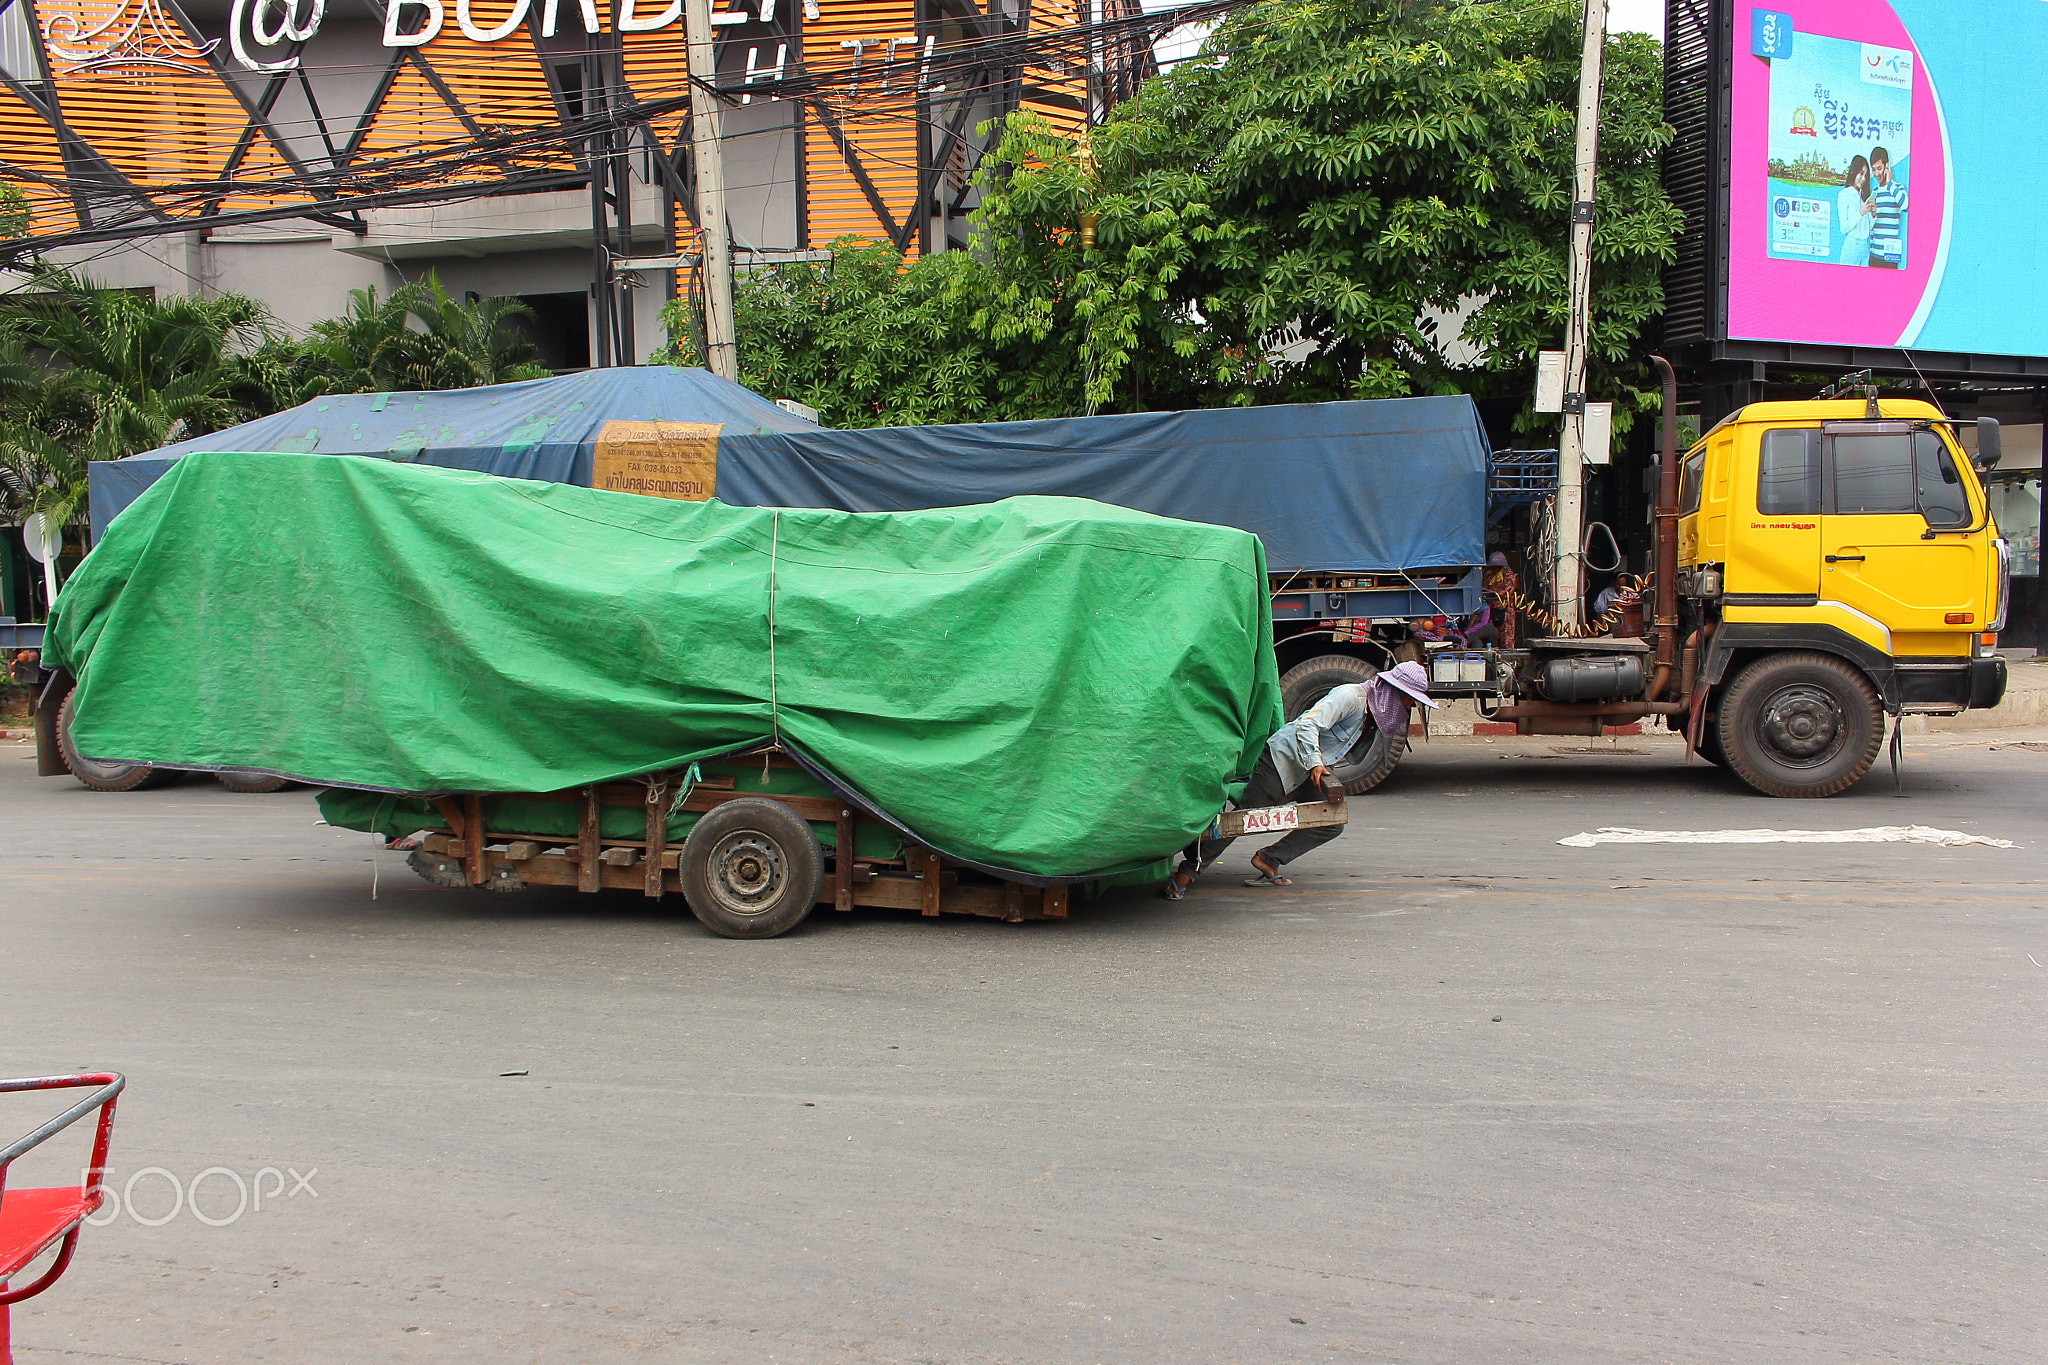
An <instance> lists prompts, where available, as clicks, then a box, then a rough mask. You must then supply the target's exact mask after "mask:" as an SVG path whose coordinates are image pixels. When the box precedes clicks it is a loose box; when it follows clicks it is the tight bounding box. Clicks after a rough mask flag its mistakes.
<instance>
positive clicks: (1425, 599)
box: [1273, 568, 1484, 626]
mask: <svg viewBox="0 0 2048 1365" xmlns="http://www.w3.org/2000/svg"><path fill="white" fill-rule="evenodd" d="M1389 576H1390V575H1387V574H1377V575H1374V577H1375V578H1377V579H1381V580H1384V579H1386V578H1387V577H1389ZM1428 576H1429V577H1432V578H1434V577H1438V576H1439V575H1438V574H1430V575H1428ZM1483 576H1484V573H1483V571H1482V570H1480V569H1477V568H1471V569H1467V570H1465V572H1464V574H1463V576H1461V577H1460V578H1459V579H1458V581H1457V582H1456V583H1453V584H1451V585H1450V586H1449V587H1447V588H1446V587H1435V586H1424V585H1423V584H1421V583H1419V582H1416V581H1415V580H1414V579H1413V578H1410V579H1409V581H1408V582H1407V583H1406V584H1405V585H1403V586H1400V587H1383V586H1382V587H1370V588H1347V589H1345V590H1343V591H1341V592H1282V593H1276V594H1275V595H1274V597H1273V624H1274V625H1276V626H1280V625H1286V624H1288V623H1290V622H1294V621H1342V620H1367V621H1412V620H1414V619H1415V618H1416V617H1418V616H1448V617H1450V618H1452V619H1454V620H1455V619H1457V618H1459V617H1464V616H1470V615H1471V614H1472V613H1473V612H1475V611H1478V610H1479V601H1480V596H1479V590H1480V579H1481V578H1482V577H1483Z"/></svg>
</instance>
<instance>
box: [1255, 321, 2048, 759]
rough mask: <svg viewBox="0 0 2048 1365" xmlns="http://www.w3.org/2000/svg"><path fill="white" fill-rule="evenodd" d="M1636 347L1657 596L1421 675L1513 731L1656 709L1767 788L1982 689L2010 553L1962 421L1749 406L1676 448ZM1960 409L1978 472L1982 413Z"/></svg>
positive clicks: (1452, 658) (1985, 692)
mask: <svg viewBox="0 0 2048 1365" xmlns="http://www.w3.org/2000/svg"><path fill="white" fill-rule="evenodd" d="M1653 359H1654V360H1655V363H1656V364H1657V366H1658V367H1659V369H1660V370H1661V371H1662V375H1663V380H1664V431H1663V454H1662V456H1661V458H1660V462H1659V463H1660V470H1659V474H1660V478H1659V483H1660V490H1659V493H1658V498H1657V506H1656V522H1657V540H1656V544H1657V550H1656V572H1655V574H1654V589H1655V592H1654V597H1652V598H1650V599H1649V600H1648V601H1645V602H1643V603H1641V604H1640V605H1641V606H1642V607H1652V604H1654V605H1653V609H1652V610H1649V611H1645V612H1642V613H1641V615H1638V614H1637V612H1636V610H1634V609H1631V610H1630V611H1628V612H1626V613H1623V614H1622V619H1623V621H1624V622H1625V624H1624V626H1623V627H1622V628H1620V629H1616V630H1614V631H1613V632H1611V633H1609V634H1605V635H1598V636H1594V637H1592V638H1585V637H1582V636H1572V635H1561V636H1554V637H1549V638H1538V639H1533V640H1529V641H1527V642H1526V645H1525V647H1524V648H1522V649H1517V650H1487V651H1485V652H1484V653H1483V654H1477V653H1469V652H1458V651H1444V652H1441V653H1438V654H1435V655H1433V656H1432V658H1431V661H1430V667H1431V682H1430V690H1431V691H1432V692H1433V693H1436V694H1438V695H1453V696H1469V697H1471V698H1472V699H1473V700H1474V701H1475V702H1476V703H1477V704H1478V707H1479V714H1480V715H1481V716H1482V717H1483V718H1485V719H1487V720H1500V721H1508V720H1511V721H1513V722H1514V723H1515V728H1516V731H1517V733H1520V734H1526V735H1597V734H1599V733H1601V731H1602V728H1603V727H1605V726H1610V725H1621V724H1624V723H1626V722H1628V721H1632V720H1640V719H1643V718H1645V717H1649V716H1661V717H1663V718H1664V720H1665V723H1666V724H1668V725H1670V726H1671V727H1672V728H1674V729H1678V730H1681V731H1682V732H1683V733H1684V734H1685V736H1686V739H1687V743H1688V746H1689V748H1691V749H1692V750H1693V751H1696V752H1698V753H1699V754H1700V755H1702V756H1703V757H1705V758H1707V759H1709V760H1711V761H1713V762H1715V763H1719V764H1723V765H1725V766H1726V767H1727V768H1728V769H1729V770H1730V771H1732V772H1734V773H1735V774H1736V775H1737V776H1739V777H1740V778H1741V779H1742V780H1743V781H1744V782H1746V783H1748V784H1749V785H1750V786H1751V787H1753V788H1755V789H1756V790H1757V791H1760V792H1763V793H1765V794H1766V795H1769V796H1833V795H1835V794H1836V793H1838V792H1841V791H1844V790H1846V789H1847V788H1848V787H1850V786H1851V785H1852V784H1854V783H1855V782H1856V781H1857V780H1858V779H1860V778H1861V777H1862V776H1863V775H1864V774H1865V773H1867V772H1868V771H1869V770H1870V765H1871V764H1872V763H1873V762H1875V761H1876V759H1877V756H1878V753H1879V751H1880V750H1881V749H1882V748H1883V745H1884V738H1885V736H1884V723H1885V717H1886V716H1887V715H1891V716H1894V717H1900V716H1907V715H1952V714H1955V713H1956V712H1960V711H1963V710H1967V709H1969V708H1972V707H1989V706H1996V705H1997V704H1998V702H1999V699H2000V698H2001V697H2003V696H2004V694H2005V660H2004V659H2002V658H2000V657H1999V656H1998V654H1997V652H1996V648H1995V646H1996V643H1997V632H1998V630H1999V629H2000V628H2001V627H2002V626H2003V625H2004V616H2005V608H2006V598H2007V594H2008V590H2009V587H2010V575H2009V563H2008V559H2007V552H2006V546H2005V542H2004V541H2003V540H2002V539H2000V537H1999V534H1998V528H1997V526H1995V525H1994V524H1993V522H1992V518H1991V511H1990V507H1989V504H1988V503H1987V501H1986V499H1985V495H1984V487H1983V485H1982V483H1980V482H1979V481H1978V478H1977V470H1976V467H1974V466H1973V464H1972V457H1971V456H1970V455H1968V454H1966V453H1965V451H1964V449H1963V446H1962V444H1961V442H1959V441H1958V439H1957V430H1956V428H1957V423H1956V422H1955V421H1953V420H1952V419H1950V418H1947V417H1944V416H1943V415H1942V414H1941V412H1940V410H1939V409H1937V408H1935V407H1933V406H1931V405H1929V404H1927V403H1922V402H1899V401H1885V402H1883V403H1880V402H1879V401H1878V400H1877V399H1876V397H1875V396H1874V394H1873V396H1871V397H1869V398H1867V399H1864V400H1861V401H1842V400H1835V399H1827V400H1816V401H1813V402H1807V403H1753V404H1751V405H1749V406H1748V407H1745V408H1743V409H1741V410H1740V411H1738V412H1736V413H1734V414H1733V415H1731V416H1730V417H1728V418H1727V419H1726V420H1724V421H1722V422H1720V423H1718V424H1716V425H1715V426H1714V428H1713V429H1712V430H1711V431H1709V432H1708V433H1707V434H1706V435H1705V436H1704V437H1703V438H1701V440H1700V441H1699V442H1698V443H1697V444H1695V445H1694V446H1693V447H1692V449H1691V450H1690V451H1688V452H1687V453H1686V454H1685V456H1684V458H1683V459H1682V460H1681V459H1680V458H1679V457H1678V453H1677V421H1676V417H1675V412H1674V410H1675V408H1676V405H1677V397H1678V395H1677V381H1676V378H1675V376H1674V375H1673V374H1672V371H1671V367H1670V365H1668V364H1667V363H1665V362H1664V360H1663V359H1662V358H1659V357H1653ZM1971 426H1972V428H1973V429H1974V431H1975V432H1976V453H1975V459H1976V460H1977V461H1979V462H1981V464H1982V467H1984V468H1989V467H1990V466H1991V465H1993V464H1995V463H1996V462H1997V459H1998V450H1999V429H1998V424H1997V423H1996V422H1994V421H1990V420H1987V419H1980V420H1978V421H1976V422H1974V423H1972V424H1971ZM1291 700H1292V699H1291V698H1290V701H1291ZM1489 708H1490V709H1489ZM1892 733H1893V736H1894V738H1896V736H1897V734H1898V731H1897V728H1896V727H1894V729H1893V732H1892Z"/></svg>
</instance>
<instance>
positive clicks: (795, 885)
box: [679, 796, 825, 938]
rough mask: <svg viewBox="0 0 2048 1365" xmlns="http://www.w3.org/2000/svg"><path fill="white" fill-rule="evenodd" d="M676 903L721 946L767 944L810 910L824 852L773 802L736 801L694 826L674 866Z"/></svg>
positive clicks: (791, 814)
mask: <svg viewBox="0 0 2048 1365" xmlns="http://www.w3.org/2000/svg"><path fill="white" fill-rule="evenodd" d="M679 863H680V868H681V873H682V881H683V896H684V898H685V899H686V900H688V901H689V902H690V913H692V914H694V915H695V916H696V917H697V918H698V919H699V920H701V921H703V923H704V927H705V928H707V929H709V930H710V931H711V932H712V933H714V934H722V935H724V936H725V937H726V938H774V937H775V936H776V935H777V934H781V933H786V932H788V931H789V930H791V929H794V928H795V927H796V926H797V924H798V922H799V921H801V920H802V919H803V917H804V916H805V915H808V914H810V913H811V907H812V906H813V905H815V904H817V900H818V883H819V882H821V881H823V880H824V876H825V851H824V850H823V849H822V848H820V847H819V846H818V836H817V835H816V834H813V833H812V832H811V827H810V825H809V824H807V823H806V822H805V821H804V819H803V817H801V816H799V815H798V814H797V813H796V812H795V811H793V810H791V809H790V808H789V807H788V806H785V805H783V804H782V803H781V802H780V801H770V800H768V799H767V798H766V797H760V796H743V797H741V798H739V799H738V800H737V801H727V802H725V803H724V804H723V805H721V806H719V807H717V808H716V809H714V810H712V811H711V812H710V813H709V814H708V815H706V816H704V818H703V819H701V820H699V821H698V822H697V823H696V825H695V826H694V827H693V828H692V829H691V830H690V837H689V838H687V839H685V840H684V841H683V851H682V856H681V858H680V859H679Z"/></svg>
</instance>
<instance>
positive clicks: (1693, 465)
mask: <svg viewBox="0 0 2048 1365" xmlns="http://www.w3.org/2000/svg"><path fill="white" fill-rule="evenodd" d="M1706 473H1707V449H1706V447H1705V446H1701V447H1700V448H1699V449H1698V450H1695V451H1694V452H1693V453H1692V454H1690V455H1688V456H1687V457H1686V460H1685V463H1684V464H1682V465H1680V466H1679V467H1678V515H1680V516H1681V517H1689V516H1691V515H1692V514H1693V513H1694V512H1697V511H1699V510H1700V485H1701V484H1703V483H1704V482H1706Z"/></svg>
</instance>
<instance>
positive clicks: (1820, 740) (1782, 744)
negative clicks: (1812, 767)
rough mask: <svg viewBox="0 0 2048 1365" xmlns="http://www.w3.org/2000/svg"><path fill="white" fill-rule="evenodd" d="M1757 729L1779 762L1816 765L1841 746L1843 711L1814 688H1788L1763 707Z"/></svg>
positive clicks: (1831, 699) (1831, 698)
mask: <svg viewBox="0 0 2048 1365" xmlns="http://www.w3.org/2000/svg"><path fill="white" fill-rule="evenodd" d="M1758 728H1759V729H1760V730H1762V732H1763V736H1764V740H1765V742H1766V743H1768V744H1769V745H1770V746H1771V748H1772V750H1773V751H1774V752H1776V753H1777V755H1778V756H1779V757H1780V758H1782V759H1784V760H1786V761H1787V762H1791V763H1802V764H1804V763H1816V762H1819V761H1821V760H1823V759H1825V758H1827V757H1828V756H1829V755H1830V754H1832V753H1833V752H1834V750H1835V749H1836V748H1837V747H1839V746H1840V744H1841V740H1842V710H1841V708H1840V707H1839V706H1837V705H1836V704H1835V699H1834V698H1833V697H1831V696H1829V695H1828V694H1827V693H1826V692H1824V691H1822V690H1821V689H1819V688H1817V687H1788V688H1786V689H1785V690H1784V691H1783V692H1780V693H1779V694H1778V695H1777V696H1775V697H1772V698H1771V700H1770V704H1769V705H1767V706H1765V707H1764V713H1763V717H1762V720H1761V722H1760V723H1759V725H1758Z"/></svg>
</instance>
